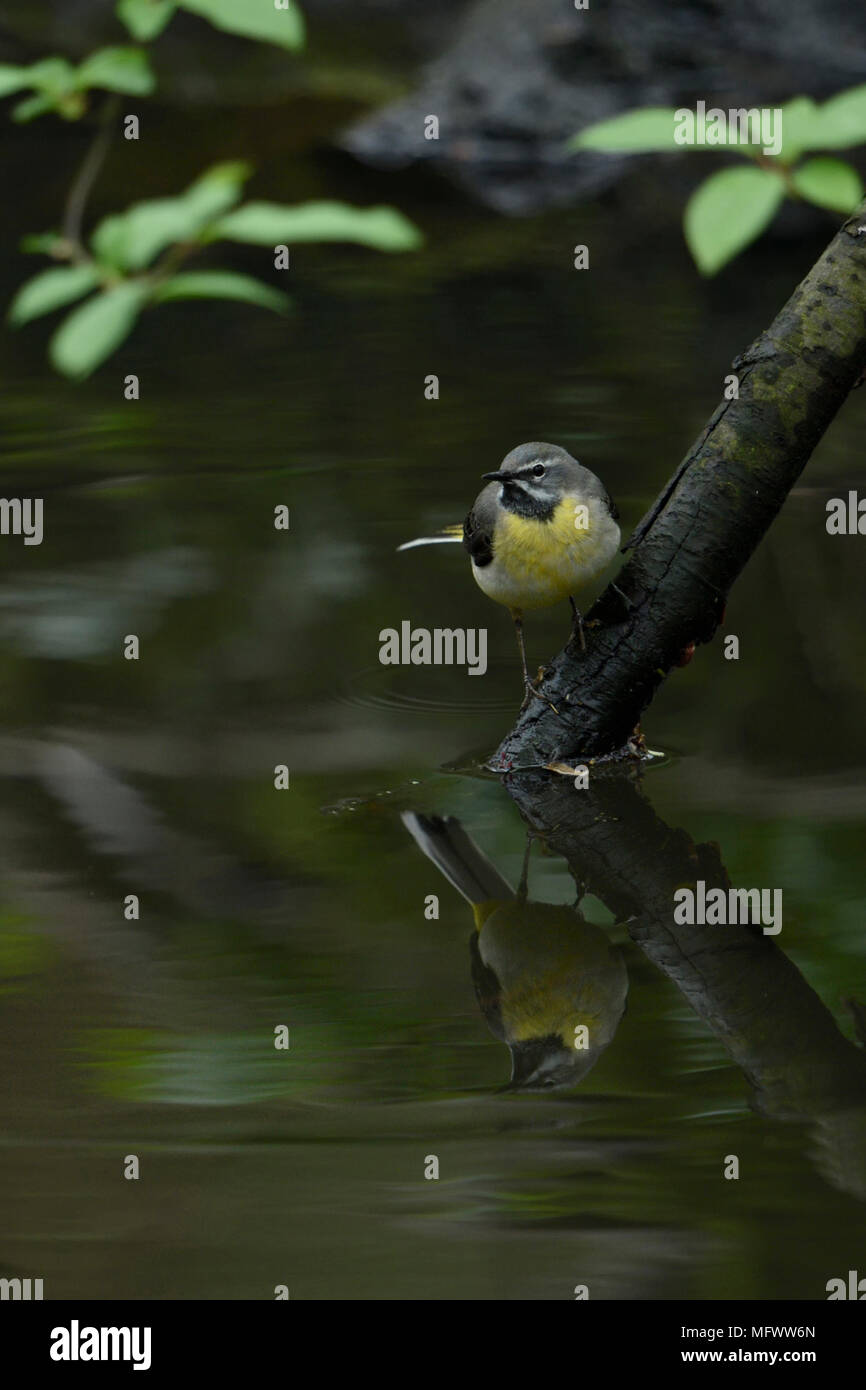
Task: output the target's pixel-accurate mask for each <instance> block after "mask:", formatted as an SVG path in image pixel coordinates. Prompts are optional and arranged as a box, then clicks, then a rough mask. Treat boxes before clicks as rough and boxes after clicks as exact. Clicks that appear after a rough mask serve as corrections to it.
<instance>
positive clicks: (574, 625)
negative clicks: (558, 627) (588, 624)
mask: <svg viewBox="0 0 866 1390" xmlns="http://www.w3.org/2000/svg"><path fill="white" fill-rule="evenodd" d="M568 601H569V603H570V604H571V636H572V640H573V639H574V638H575V637H576V638H577V639H578V641H579V642H580V650H581V651H582V652H585V651H586V638H585V637H584V635H583V614H582V613H581V611H580V609H579V608H578V606H577V604H576V603H575V601H574V599H573V598H572V597H571V595H570V594H569V597H568Z"/></svg>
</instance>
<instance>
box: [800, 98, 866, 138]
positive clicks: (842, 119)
mask: <svg viewBox="0 0 866 1390" xmlns="http://www.w3.org/2000/svg"><path fill="white" fill-rule="evenodd" d="M863 144H866V86H863V87H849V89H848V91H847V92H840V93H839V95H838V96H835V97H831V98H830V100H829V101H825V102H824V105H823V106H821V107H819V109H818V118H817V121H816V123H815V127H814V129H813V131H812V133H811V137H810V138H809V139H808V140H807V141H805V142H804V145H803V148H804V149H806V150H847V149H850V148H851V146H852V145H863Z"/></svg>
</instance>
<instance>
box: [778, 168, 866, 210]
mask: <svg viewBox="0 0 866 1390" xmlns="http://www.w3.org/2000/svg"><path fill="white" fill-rule="evenodd" d="M791 181H792V183H793V185H794V187H795V188H796V190H797V192H798V193H799V194H800V197H801V198H806V199H807V200H808V202H810V203H816V204H817V205H818V207H819V208H829V209H830V211H831V212H842V213H845V212H853V211H854V209H855V208H856V206H857V204H858V203H859V202H860V200H861V198H862V197H863V180H862V179H861V178H860V175H859V174H858V173H857V170H856V169H852V168H851V165H850V164H846V163H845V161H844V160H843V159H827V158H824V159H807V161H806V163H805V164H801V165H800V167H799V169H795V170H794V172H793V173H792V175H791Z"/></svg>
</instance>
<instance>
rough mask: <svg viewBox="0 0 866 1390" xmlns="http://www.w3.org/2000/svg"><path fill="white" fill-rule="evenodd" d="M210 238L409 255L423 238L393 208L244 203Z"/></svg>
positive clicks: (257, 244) (325, 204) (322, 203)
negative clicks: (355, 246) (342, 245)
mask: <svg viewBox="0 0 866 1390" xmlns="http://www.w3.org/2000/svg"><path fill="white" fill-rule="evenodd" d="M210 236H211V239H216V238H218V237H227V238H228V239H229V241H244V242H251V243H252V244H253V245H255V246H278V245H282V244H284V243H285V244H288V243H290V242H297V241H354V242H358V243H359V244H360V245H362V246H372V247H375V248H376V250H378V251H411V250H414V248H415V247H417V246H420V245H421V242H422V240H423V238H422V236H421V233H420V232H419V231H418V228H417V227H414V226H413V225H412V223H411V222H410V221H409V220H408V218H406V217H404V216H403V214H402V212H397V210H396V208H389V207H375V208H353V207H349V206H347V204H346V203H332V202H315V203H299V204H298V205H297V206H295V207H283V206H281V205H280V204H279V203H245V204H244V206H243V207H241V208H238V210H237V212H232V213H229V215H228V217H223V218H222V219H221V221H219V222H217V223H216V225H215V226H214V227H213V228H212V229H211V233H210Z"/></svg>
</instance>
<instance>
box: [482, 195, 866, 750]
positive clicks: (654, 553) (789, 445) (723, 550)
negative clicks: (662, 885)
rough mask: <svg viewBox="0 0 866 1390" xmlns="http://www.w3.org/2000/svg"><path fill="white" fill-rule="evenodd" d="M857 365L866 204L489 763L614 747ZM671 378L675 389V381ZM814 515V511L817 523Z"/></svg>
mask: <svg viewBox="0 0 866 1390" xmlns="http://www.w3.org/2000/svg"><path fill="white" fill-rule="evenodd" d="M864 368H866V203H864V204H863V206H861V207H860V208H859V209H858V211H857V213H855V215H854V216H853V217H851V218H849V220H848V221H847V222H845V223H844V224H843V226H842V227H841V228H840V230H839V232H838V233H837V235H836V236H835V237H834V239H833V240H832V241H831V243H830V245H829V246H828V247H827V250H826V251H825V252H824V254H823V255H822V256H821V258H820V260H818V261H817V262H816V264H815V265H814V266H813V267H812V269H811V271H810V272H809V274H808V275H807V276H806V278H805V279H804V280H803V281H802V282H801V283H800V285H798V287H797V289H796V290H795V291H794V293H793V295H792V296H791V298H790V299H789V300H788V303H787V304H786V305H785V306H784V308H783V309H782V310H781V312H780V313H779V314H778V316H777V317H776V319H775V320H774V321H773V323H772V324H771V326H770V327H769V328H768V329H767V330H766V332H764V333H762V334H761V336H760V337H759V338H758V339H757V340H756V341H755V342H754V343H753V344H752V345H751V347H749V348H747V349H746V351H745V352H744V353H743V354H742V355H741V356H740V357H738V358H736V359H735V361H734V363H733V364H732V371H733V372H735V373H736V374H737V376H738V379H739V386H738V391H739V396H738V399H736V400H725V401H723V402H722V404H721V405H720V406H719V407H718V408H717V410H716V411H715V413H714V414H713V416H712V418H711V419H710V421H709V422H708V424H707V425H706V427H705V429H704V430H703V432H702V434H701V435H700V436H699V438H698V439H697V440H696V441H695V443H694V444H693V446H692V448H691V449H690V450H689V452H688V454H687V455H686V457H685V459H684V460H683V462H682V463H681V464H680V466H679V468H678V469H677V470H676V472H675V473H674V474H673V476H672V477H671V479H670V480H669V482H668V483H667V484H666V485H665V487H664V489H663V491H662V493H661V494H660V496H659V497H658V499H657V500H656V502H655V503H654V504H653V506H652V507H651V508H650V510H649V512H648V513H647V515H646V516H645V517H644V519H643V520H642V521H641V523H640V524H639V525H638V527H637V529H636V530H635V532H634V535H633V536H632V537H631V540H630V541H629V543H628V545H627V546H626V549H630V550H631V556H630V559H629V561H628V563H627V564H626V565H625V567H624V569H623V570H622V571H621V572H620V573H619V575H618V576H617V580H616V584H617V588H618V589H619V590H620V591H621V593H622V594H623V595H625V599H623V597H621V595H620V594H618V593H617V591H616V590H615V589H613V588H608V589H607V590H606V591H605V592H604V593H603V594H602V596H601V598H600V599H599V600H598V602H597V603H596V604H595V605H594V607H593V609H592V610H591V612H590V613H589V615H588V618H589V619H590V620H591V621H592V622H593V624H594V625H593V626H591V627H590V630H589V633H588V640H587V650H586V651H585V652H582V651H580V649H579V647H578V645H577V643H576V642H574V641H572V642H570V643H569V644H568V645H567V646H566V647H565V648H564V650H563V651H562V652H560V654H559V655H558V656H557V657H556V659H555V661H554V662H553V663H551V664H550V665H549V666H548V675H547V677H546V678H545V682H544V686H543V691H544V695H545V696H546V698H547V700H549V701H550V703H551V704H552V705H554V706H555V707H556V711H557V712H554V710H553V709H551V708H550V707H549V706H548V705H547V704H545V703H544V702H542V701H541V700H534V701H533V702H532V704H531V705H530V706H529V707H528V708H527V709H526V710H525V711H524V713H523V714H522V715H521V716H520V717H519V719H518V721H517V723H516V725H515V727H514V729H513V730H512V731H511V732H510V733H509V734H508V736H507V737H506V738H505V740H504V742H503V743H502V745H501V746H500V748H499V749H498V751H497V753H496V754H495V755H494V757H493V759H492V760H491V763H490V766H491V767H492V768H494V769H495V770H496V771H500V772H502V771H508V770H509V769H511V768H514V767H527V766H530V767H531V766H536V767H537V766H544V765H545V764H547V763H549V762H550V761H552V760H557V759H558V760H562V759H565V760H570V761H574V760H575V759H577V758H588V757H597V756H600V755H604V754H609V753H612V752H614V751H616V750H618V749H621V748H623V747H624V746H625V745H626V743H627V740H628V739H629V736H630V734H631V732H632V730H633V729H634V727H635V725H636V723H637V722H638V720H639V719H640V716H641V713H642V711H643V710H644V709H645V708H646V706H647V705H648V704H649V703H650V701H651V700H652V698H653V696H654V694H655V692H656V690H657V689H658V687H659V686H660V685H661V683H662V681H663V680H664V679H665V677H666V676H667V675H668V674H669V672H670V671H671V669H672V668H673V667H674V666H676V665H677V664H680V663H681V658H682V654H683V653H684V651H685V650H686V649H687V648H688V647H689V645H690V644H691V643H695V644H696V645H697V644H700V643H705V642H708V641H709V640H710V638H711V637H712V636H713V634H714V633H715V631H716V628H717V627H718V625H719V622H720V621H721V618H722V615H723V612H724V606H725V602H726V598H727V594H728V591H729V590H730V588H731V585H732V584H733V582H734V580H735V579H736V578H737V576H738V574H739V573H740V571H741V570H742V569H743V567H744V565H745V564H746V562H747V560H748V559H749V557H750V555H751V554H752V552H753V551H754V550H755V548H756V547H757V545H758V543H759V542H760V540H761V538H762V536H763V535H764V533H765V531H766V530H767V528H768V527H769V526H770V524H771V522H772V521H773V519H774V517H775V516H776V515H777V513H778V512H779V510H780V508H781V506H782V504H783V503H784V501H785V498H786V497H787V495H788V493H789V492H790V490H791V488H792V487H793V486H794V484H795V482H796V481H797V479H798V477H799V476H800V473H801V472H802V470H803V468H804V467H805V465H806V463H807V461H808V459H809V456H810V455H811V453H812V451H813V449H814V448H815V446H816V445H817V443H818V441H819V440H820V439H821V437H822V435H823V434H824V431H825V430H826V429H827V427H828V425H829V424H830V422H831V421H832V420H833V418H834V416H835V415H836V413H837V411H838V410H839V409H840V407H841V406H842V405H843V403H844V402H845V400H846V398H847V396H848V394H849V392H850V391H851V389H852V387H853V386H854V385H855V384H856V382H857V381H858V380H859V378H860V376H861V374H862V373H863V371H864ZM672 389H674V388H672ZM818 524H821V523H818Z"/></svg>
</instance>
